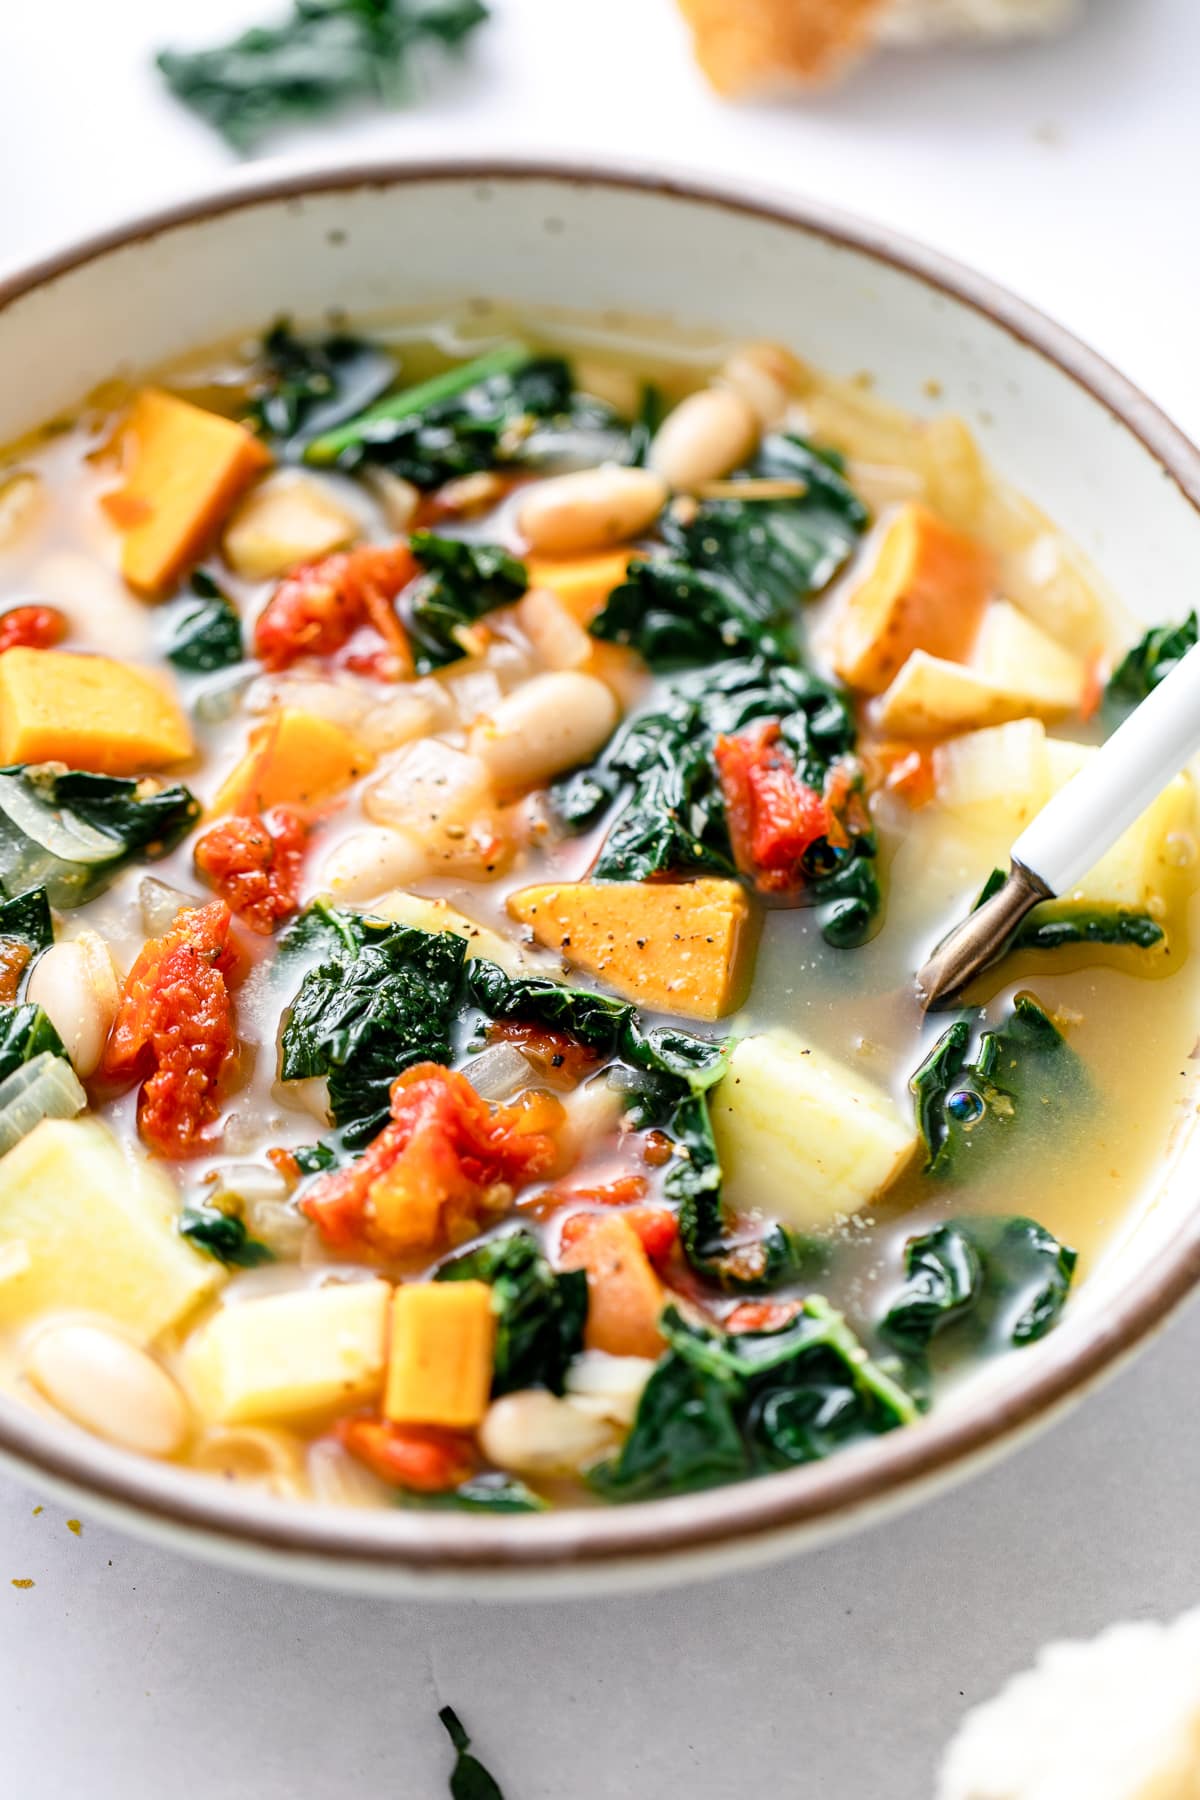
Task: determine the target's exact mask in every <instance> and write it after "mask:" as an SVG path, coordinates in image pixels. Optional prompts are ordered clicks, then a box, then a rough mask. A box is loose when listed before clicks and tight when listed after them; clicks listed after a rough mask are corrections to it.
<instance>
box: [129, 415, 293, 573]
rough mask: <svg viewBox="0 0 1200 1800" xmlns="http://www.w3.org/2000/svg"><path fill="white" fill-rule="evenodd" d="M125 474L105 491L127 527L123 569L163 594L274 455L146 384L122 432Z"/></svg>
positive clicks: (239, 429)
mask: <svg viewBox="0 0 1200 1800" xmlns="http://www.w3.org/2000/svg"><path fill="white" fill-rule="evenodd" d="M121 438H122V446H123V453H124V456H125V459H126V463H125V480H124V482H123V483H122V485H121V486H120V487H119V488H117V489H116V490H115V492H113V493H111V494H107V495H105V497H104V506H105V510H106V511H107V512H108V514H109V517H110V518H112V519H113V521H114V523H115V524H117V525H118V526H120V527H121V528H122V529H123V530H124V533H125V541H124V543H123V545H122V547H121V573H122V574H123V575H124V577H125V579H126V581H127V582H128V583H129V585H130V587H133V588H136V589H137V590H138V592H139V593H142V594H159V593H161V592H162V591H163V590H164V589H165V588H168V587H170V585H171V583H172V582H173V581H175V580H176V578H177V577H178V576H179V575H180V574H181V573H182V571H183V570H184V569H185V568H186V567H187V565H188V563H190V562H193V561H194V560H195V559H196V557H198V556H200V555H201V554H202V553H203V551H204V549H205V546H206V545H207V544H208V543H209V542H210V540H211V539H212V538H214V537H215V536H216V534H217V532H218V531H219V530H220V528H221V526H222V524H223V523H224V520H225V515H226V514H227V513H228V512H229V510H230V508H231V507H232V505H233V503H234V501H235V500H236V499H237V497H238V495H239V494H240V493H241V492H242V489H243V488H245V487H246V486H247V485H248V484H249V483H250V482H251V481H252V480H253V479H254V477H255V476H256V475H257V474H259V473H260V471H261V470H263V469H265V468H266V467H267V466H268V464H269V463H270V461H271V456H270V452H269V451H268V450H267V449H266V448H265V447H264V446H263V445H262V444H261V443H260V442H259V440H258V439H257V438H256V437H255V436H254V435H253V434H252V433H251V432H249V431H247V430H246V428H245V426H243V425H239V424H238V423H237V422H236V420H233V419H223V418H221V416H220V414H219V413H210V412H205V411H204V409H203V408H202V407H199V406H193V405H192V404H191V403H190V401H187V400H178V399H176V398H175V396H174V395H173V394H165V393H163V391H162V390H161V388H143V389H142V391H141V393H139V394H138V396H137V398H136V399H135V401H134V403H133V406H132V407H131V409H130V412H129V417H128V419H127V420H126V422H125V426H124V428H123V431H122V434H121Z"/></svg>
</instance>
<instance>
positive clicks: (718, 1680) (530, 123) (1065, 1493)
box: [0, 0, 1200, 1800]
mask: <svg viewBox="0 0 1200 1800" xmlns="http://www.w3.org/2000/svg"><path fill="white" fill-rule="evenodd" d="M494 10H495V22H494V24H493V26H492V28H491V30H490V32H489V33H488V35H487V38H486V41H484V40H483V39H481V40H480V42H479V47H478V51H477V54H476V58H475V61H474V63H473V65H472V69H471V71H469V72H468V71H463V72H462V73H460V74H456V75H455V76H454V77H453V78H452V79H451V80H450V81H449V82H447V83H445V84H443V85H442V86H441V88H440V90H439V93H438V97H437V98H436V100H431V101H430V102H429V103H428V104H427V105H426V107H425V108H424V110H422V111H420V112H414V113H411V114H408V115H404V116H395V115H393V116H388V117H375V118H371V119H363V120H357V121H354V122H353V123H349V124H347V125H346V126H345V127H341V128H339V129H337V130H336V131H330V132H328V133H326V134H324V136H323V137H318V135H317V134H315V133H310V134H305V135H303V136H301V135H297V136H296V137H293V138H292V139H290V140H289V142H288V144H287V145H286V146H281V148H286V149H287V150H289V151H296V152H299V153H303V154H305V155H309V156H311V155H313V154H315V153H316V152H317V151H319V150H323V149H324V148H325V147H326V146H328V148H329V150H330V153H331V154H336V155H338V156H342V155H346V156H351V155H378V154H381V153H382V154H392V153H405V152H411V153H436V152H438V151H440V150H445V149H447V148H448V147H455V148H459V149H478V150H481V151H485V150H488V149H507V150H514V149H520V148H526V147H536V148H545V149H555V150H566V151H569V152H572V153H582V152H587V151H597V152H605V151H607V152H620V153H622V154H625V155H642V156H646V157H649V158H653V157H656V156H657V157H660V158H661V157H665V158H669V159H670V160H672V161H673V162H676V163H690V164H692V165H694V166H695V167H696V168H697V169H708V170H719V171H723V172H725V173H737V172H743V173H745V174H747V175H749V176H755V177H758V178H760V179H764V178H765V179H768V180H770V181H773V182H775V183H778V184H781V185H790V186H793V187H794V188H796V189H797V190H799V191H808V192H810V193H813V194H818V195H820V196H822V197H823V198H825V199H828V200H832V201H834V202H837V203H839V204H841V205H843V206H846V207H848V208H851V209H854V210H857V211H860V212H867V213H874V214H877V215H879V216H881V217H883V218H885V219H887V220H889V221H890V222H891V223H893V224H895V225H898V226H901V227H903V228H904V229H906V230H908V231H910V232H912V233H914V234H916V235H918V236H921V237H923V238H925V239H927V240H929V241H931V242H933V243H935V244H936V245H938V246H939V247H940V248H942V249H945V250H948V251H950V252H952V253H954V254H955V255H958V256H959V257H961V258H963V259H964V260H966V261H969V262H972V263H974V264H976V265H977V266H979V267H980V268H982V269H984V270H986V271H988V272H989V273H991V274H993V275H995V276H997V277H998V278H1000V279H1001V280H1003V281H1005V282H1007V283H1008V284H1009V285H1010V286H1012V287H1014V288H1016V289H1018V290H1019V291H1020V292H1022V293H1023V294H1024V295H1026V296H1027V297H1028V298H1030V299H1032V300H1034V301H1036V302H1038V303H1039V304H1041V305H1042V306H1043V307H1045V308H1046V309H1047V310H1048V311H1050V312H1052V313H1054V314H1057V315H1058V316H1059V317H1060V318H1061V319H1063V320H1064V321H1065V322H1066V323H1067V324H1069V325H1071V326H1072V327H1074V328H1075V329H1076V330H1077V331H1078V332H1080V333H1081V334H1082V335H1083V336H1084V337H1086V338H1088V339H1090V341H1091V342H1092V343H1093V344H1094V345H1095V346H1096V347H1097V348H1099V349H1100V350H1102V351H1103V352H1105V353H1106V354H1107V355H1109V356H1110V357H1111V358H1112V359H1113V360H1114V361H1115V362H1117V363H1118V364H1120V365H1121V366H1122V367H1123V368H1124V369H1125V370H1126V371H1127V373H1129V374H1130V375H1131V376H1133V377H1134V379H1135V380H1139V381H1140V382H1142V384H1143V385H1144V386H1145V387H1146V388H1148V389H1149V391H1150V392H1151V393H1152V394H1154V395H1155V397H1156V398H1157V399H1159V400H1160V401H1161V402H1162V403H1163V404H1164V405H1165V406H1166V407H1167V408H1168V410H1170V411H1171V412H1173V413H1174V415H1175V417H1176V418H1177V419H1178V420H1179V422H1180V423H1181V424H1182V425H1183V426H1184V427H1185V428H1188V429H1190V430H1191V431H1192V433H1193V434H1200V358H1198V357H1197V355H1196V349H1195V335H1196V308H1197V300H1198V297H1200V237H1198V234H1197V232H1196V229H1195V188H1194V184H1195V175H1196V170H1197V165H1198V151H1200V108H1198V106H1197V101H1196V75H1197V69H1198V67H1200V7H1197V5H1196V4H1195V0H1092V7H1091V13H1090V16H1089V20H1088V23H1087V25H1086V27H1085V28H1084V29H1083V30H1082V32H1080V33H1079V34H1078V35H1077V36H1076V37H1075V38H1073V39H1072V40H1071V41H1070V42H1068V43H1064V44H1056V45H1051V46H1044V47H1034V48H1029V49H1022V50H1015V51H1012V52H1009V53H1006V54H1001V55H989V56H983V55H978V56H952V55H949V54H945V55H940V54H939V55H932V56H927V57H920V58H914V59H910V60H904V61H892V60H889V61H887V62H882V61H881V62H877V63H875V64H873V65H872V67H871V68H870V69H869V70H866V71H864V72H863V73H862V74H861V75H860V76H859V77H858V78H857V79H856V80H855V81H854V82H853V84H852V85H851V86H849V87H847V88H845V89H844V90H842V91H841V92H840V93H837V94H834V95H831V96H826V97H823V98H821V99H819V100H817V101H814V102H813V103H811V104H810V105H809V106H807V107H806V108H803V109H802V108H799V107H783V106H776V107H773V108H769V109H763V110H759V111H752V110H746V109H742V110H732V109H728V108H725V107H722V106H720V105H719V104H718V103H716V102H715V101H714V100H713V99H711V98H710V97H709V95H708V94H707V92H706V91H705V89H704V87H703V86H702V84H701V82H700V80H699V78H698V77H697V76H696V75H695V73H694V72H693V70H692V68H691V66H690V63H689V61H688V59H687V56H686V53H685V47H684V44H683V40H682V35H681V32H680V29H679V26H678V23H677V21H676V18H675V16H674V12H673V9H672V7H671V6H670V4H669V0H494ZM270 11H271V0H204V4H203V5H201V4H199V3H198V0H197V3H196V4H193V5H190V6H189V5H187V4H185V3H183V0H175V4H170V3H167V0H104V3H103V4H99V3H96V0H73V3H69V4H67V5H66V6H54V5H50V4H46V3H43V4H40V5H37V4H35V5H28V6H18V5H17V4H16V0H8V3H7V4H3V5H0V169H2V170H3V179H2V180H0V265H3V266H14V265H16V264H18V263H19V262H21V261H23V260H25V259H26V258H29V257H31V256H33V255H34V254H36V253H39V252H41V251H44V250H47V249H50V248H53V247H54V246H56V245H58V244H60V243H64V242H66V241H67V240H68V239H70V238H71V237H72V236H73V235H75V234H78V233H81V232H85V231H90V230H92V229H94V228H95V227H96V226H98V225H100V224H103V223H105V222H108V221H110V220H112V219H115V218H117V217H119V216H121V215H122V214H124V213H129V212H133V211H137V210H141V209H143V208H145V207H148V206H151V205H155V204H158V203H159V202H161V201H163V200H166V199H170V198H173V197H175V196H177V195H179V194H180V193H182V192H185V191H188V190H191V189H195V188H198V187H200V186H202V185H203V184H204V183H205V182H208V181H211V180H212V179H214V178H215V177H219V176H220V175H221V174H222V172H223V171H224V169H225V168H226V167H227V166H228V162H229V158H228V157H227V156H226V154H225V152H224V151H223V150H222V149H221V147H220V145H219V144H218V143H217V142H216V141H215V140H214V139H213V138H212V136H211V135H210V134H209V133H208V131H207V130H206V128H205V127H203V126H202V125H200V124H199V123H197V122H195V121H194V120H193V119H191V118H190V117H189V116H188V115H186V114H184V113H182V112H181V111H179V110H178V109H177V108H176V107H175V106H174V105H173V104H172V103H171V102H170V101H169V100H168V99H167V98H166V97H165V95H164V94H163V93H162V92H161V90H160V89H159V87H158V84H157V81H156V78H155V77H154V75H153V73H152V71H150V69H149V68H148V62H147V59H148V53H149V51H150V49H151V47H152V46H154V45H155V44H157V43H159V42H161V41H162V40H163V39H164V38H167V39H169V38H172V37H174V38H177V39H179V40H183V41H188V40H189V39H190V41H193V42H195V41H197V40H198V39H199V38H201V37H203V38H204V39H208V38H211V37H215V36H217V35H219V34H220V32H221V31H222V30H223V29H224V27H225V26H226V25H227V24H232V23H235V22H241V21H243V20H246V21H248V20H249V19H251V18H253V17H255V16H256V15H257V16H262V15H264V14H269V13H270ZM1193 599H1194V596H1193V595H1187V596H1179V597H1178V604H1181V605H1182V604H1183V603H1185V602H1187V603H1190V602H1191V601H1192V600H1193ZM1198 1364H1200V1309H1198V1308H1197V1307H1196V1306H1195V1305H1193V1306H1192V1307H1191V1308H1190V1309H1186V1310H1185V1311H1184V1313H1183V1314H1182V1315H1181V1316H1180V1317H1179V1318H1178V1319H1177V1320H1176V1321H1175V1322H1174V1324H1173V1325H1172V1326H1171V1328H1170V1329H1169V1330H1168V1331H1167V1333H1166V1334H1165V1336H1164V1337H1163V1338H1162V1339H1161V1340H1160V1341H1159V1342H1158V1344H1157V1345H1156V1346H1155V1347H1154V1348H1153V1349H1151V1350H1150V1351H1148V1352H1147V1353H1146V1354H1145V1355H1143V1356H1142V1357H1141V1359H1140V1360H1139V1361H1138V1362H1137V1363H1136V1364H1135V1365H1134V1366H1133V1367H1132V1368H1131V1369H1129V1370H1127V1371H1126V1372H1125V1373H1124V1374H1123V1375H1122V1376H1121V1377H1120V1378H1119V1379H1118V1380H1117V1381H1115V1382H1114V1383H1112V1384H1111V1385H1110V1386H1109V1387H1107V1388H1106V1389H1105V1390H1104V1391H1103V1392H1102V1393H1101V1394H1100V1395H1098V1396H1096V1397H1095V1398H1093V1399H1092V1400H1090V1401H1089V1402H1088V1403H1087V1404H1086V1405H1085V1406H1084V1407H1083V1408H1082V1409H1081V1410H1080V1411H1078V1412H1076V1413H1075V1414H1074V1415H1073V1416H1072V1417H1071V1418H1069V1419H1068V1420H1067V1421H1066V1422H1065V1423H1063V1424H1061V1425H1059V1426H1058V1427H1057V1429H1055V1430H1054V1431H1053V1432H1052V1433H1051V1434H1050V1435H1048V1436H1045V1437H1043V1438H1042V1439H1040V1440H1039V1441H1038V1442H1037V1443H1036V1444H1034V1445H1033V1446H1032V1447H1030V1448H1027V1449H1025V1450H1024V1451H1022V1452H1021V1453H1019V1454H1018V1455H1016V1456H1014V1457H1013V1458H1011V1459H1010V1460H1009V1461H1008V1462H1006V1463H1004V1464H1003V1465H1002V1466H1001V1467H999V1468H997V1469H995V1470H993V1471H992V1472H991V1473H989V1474H988V1475H986V1476H983V1477H981V1478H978V1479H976V1480H975V1481H973V1482H972V1483H970V1484H968V1485H967V1486H965V1487H963V1488H960V1489H959V1490H958V1491H956V1492H955V1493H953V1494H951V1495H949V1496H948V1497H946V1498H943V1499H941V1500H938V1501H936V1502H934V1503H932V1504H930V1505H927V1506H925V1507H924V1508H923V1509H922V1510H921V1511H919V1512H917V1513H915V1514H911V1515H909V1516H907V1517H905V1518H903V1519H901V1520H900V1521H898V1522H894V1523H891V1524H888V1525H886V1526H884V1527H881V1528H877V1529H876V1530H874V1531H873V1532H871V1533H868V1534H867V1535H865V1536H861V1537H857V1538H854V1539H852V1540H850V1541H848V1542H845V1543H842V1544H840V1545H838V1546H836V1547H833V1548H830V1549H826V1550H823V1551H821V1552H819V1553H814V1554H812V1555H810V1556H808V1557H806V1558H803V1559H801V1560H797V1561H793V1562H790V1563H786V1564H784V1565H782V1566H779V1567H777V1568H774V1569H772V1570H769V1571H767V1572H764V1573H762V1574H758V1575H753V1576H744V1577H741V1578H739V1579H737V1580H728V1581H723V1582H716V1583H712V1584H709V1585H706V1586H701V1587H692V1588H688V1589H684V1590H680V1591H675V1592H666V1593H663V1594H661V1595H657V1596H642V1597H639V1598H613V1599H610V1600H605V1601H599V1602H590V1603H588V1604H586V1605H584V1604H582V1603H555V1604H540V1605H536V1606H515V1605H511V1604H505V1605H503V1606H496V1605H491V1604H471V1605H466V1604H461V1605H440V1606H432V1605H428V1604H425V1605H420V1606H415V1605H412V1606H406V1605H400V1604H395V1603H386V1602H382V1601H380V1602H369V1601H361V1600H350V1599H340V1598H337V1597H331V1596H329V1595H326V1594H311V1593H306V1592H304V1591H301V1590H298V1589H290V1588H286V1587H277V1586H274V1585H272V1584H269V1583H265V1582H259V1581H255V1580H251V1579H248V1578H247V1577H245V1576H243V1575H234V1574H230V1573H225V1572H222V1571H217V1570H214V1569H211V1568H207V1567H204V1566H201V1565H198V1564H193V1563H190V1562H188V1561H185V1560H182V1559H179V1558H177V1557H175V1556H172V1555H168V1554H165V1553H163V1552H161V1551H158V1550H152V1549H149V1548H147V1547H145V1546H143V1545H142V1544H140V1543H137V1542H135V1541H132V1540H130V1539H127V1538H125V1537H121V1536H117V1535H115V1534H113V1533H112V1532H111V1531H108V1530H105V1529H103V1528H101V1527H100V1526H98V1525H97V1524H95V1523H94V1522H93V1521H91V1520H89V1519H88V1518H87V1515H86V1509H83V1511H82V1518H83V1529H82V1533H81V1535H79V1536H76V1535H74V1534H73V1533H72V1532H70V1531H68V1529H67V1524H66V1518H67V1514H66V1513H65V1512H64V1510H63V1509H62V1508H60V1507H59V1506H57V1505H54V1504H47V1505H46V1506H45V1508H44V1510H41V1511H40V1512H38V1513H37V1514H36V1515H35V1513H34V1507H35V1505H37V1503H38V1502H39V1501H40V1500H41V1499H42V1498H43V1496H41V1495H39V1494H38V1493H37V1492H36V1491H33V1490H31V1489H28V1488H25V1487H22V1486H19V1485H16V1484H13V1483H10V1482H3V1481H0V1547H2V1556H0V1769H2V1770H3V1773H2V1774H0V1792H3V1794H4V1795H5V1797H6V1800H58V1797H59V1796H64V1797H65V1796H68V1795H70V1796H72V1800H74V1797H75V1796H81V1795H82V1796H87V1800H159V1797H160V1796H168V1795H169V1796H172V1800H174V1797H175V1796H183V1797H186V1800H217V1797H220V1800H242V1797H243V1796H244V1797H245V1800H335V1797H336V1800H342V1796H351V1795H353V1796H355V1797H360V1796H361V1800H425V1797H426V1796H433V1797H436V1796H441V1795H444V1794H445V1793H446V1792H447V1787H446V1772H447V1770H448V1767H449V1760H450V1759H449V1756H448V1755H447V1752H446V1747H445V1743H444V1740H443V1739H442V1736H441V1732H440V1729H439V1727H438V1725H437V1722H436V1718H435V1714H436V1711H437V1708H438V1706H439V1705H441V1704H443V1703H445V1702H447V1701H449V1702H452V1703H453V1704H454V1705H455V1706H456V1707H457V1708H458V1709H459V1710H460V1712H461V1713H462V1714H463V1716H464V1718H465V1719H466V1720H467V1721H468V1723H469V1725H470V1728H471V1729H472V1731H473V1733H474V1735H475V1738H476V1744H477V1748H478V1749H479V1750H480V1752H481V1754H482V1755H483V1756H484V1758H485V1760H486V1761H487V1762H488V1763H489V1765H490V1766H491V1767H492V1769H493V1770H494V1772H495V1774H496V1776H497V1777H498V1779H499V1780H500V1781H501V1784H502V1786H503V1787H504V1791H505V1794H506V1795H507V1796H508V1800H552V1797H553V1800H607V1797H609V1796H611V1797H612V1800H618V1797H619V1800H675V1797H676V1796H679V1797H680V1800H683V1797H685V1796H686V1797H687V1800H726V1797H729V1796H742V1795H749V1794H763V1795H767V1794H769V1795H771V1796H779V1797H780V1800H783V1797H785V1796H787V1797H789V1800H790V1796H793V1795H795V1796H805V1797H814V1796H817V1795H821V1796H823V1797H824V1800H927V1797H928V1795H929V1793H930V1786H931V1779H932V1770H933V1767H934V1764H935V1760H936V1757H937V1754H938V1750H939V1747H940V1745H941V1744H942V1743H943V1742H944V1741H945V1739H946V1738H947V1736H948V1735H949V1733H950V1732H951V1730H952V1729H953V1726H954V1724H955V1722H956V1720H957V1719H958V1717H959V1716H960V1715H961V1713H962V1711H963V1709H964V1708H965V1707H966V1706H968V1705H970V1704H971V1703H973V1702H975V1701H977V1700H979V1699H981V1698H983V1697H984V1696H985V1695H986V1694H987V1693H989V1692H990V1691H991V1690H993V1689H994V1688H995V1686H996V1685H997V1684H998V1683H999V1682H1000V1681H1001V1680H1002V1679H1003V1678H1004V1677H1005V1676H1006V1675H1008V1674H1009V1673H1010V1672H1011V1671H1013V1670H1014V1669H1016V1668H1018V1667H1020V1666H1022V1665H1023V1664H1025V1663H1027V1662H1028V1661H1029V1660H1030V1658H1031V1657H1032V1655H1033V1653H1034V1652H1035V1650H1036V1648H1037V1647H1038V1645H1039V1644H1040V1643H1042V1642H1043V1641H1044V1640H1046V1639H1047V1638H1050V1637H1054V1636H1059V1635H1063V1634H1075V1633H1087V1632H1091V1631H1094V1630H1095V1629H1097V1628H1098V1627H1099V1626H1101V1625H1102V1624H1104V1623H1105V1622H1106V1621H1108V1620H1110V1619H1113V1618H1117V1617H1140V1616H1147V1615H1163V1614H1167V1613H1170V1612H1172V1611H1174V1610H1178V1609H1179V1608H1181V1607H1182V1606H1184V1605H1186V1604H1189V1603H1191V1602H1193V1601H1195V1600H1196V1599H1197V1598H1198V1597H1200V1571H1198V1570H1197V1569H1196V1567H1195V1554H1194V1553H1195V1547H1196V1544H1197V1529H1196V1518H1197V1500H1196V1496H1197V1492H1198V1491H1200V1424H1198V1422H1197V1405H1196V1388H1197V1383H1196V1376H1195V1370H1196V1368H1197V1366H1198ZM13 1578H26V1579H32V1580H33V1582H34V1583H35V1585H34V1586H33V1587H32V1588H26V1589H17V1588H14V1587H12V1586H10V1581H11V1580H12V1579H13Z"/></svg>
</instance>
